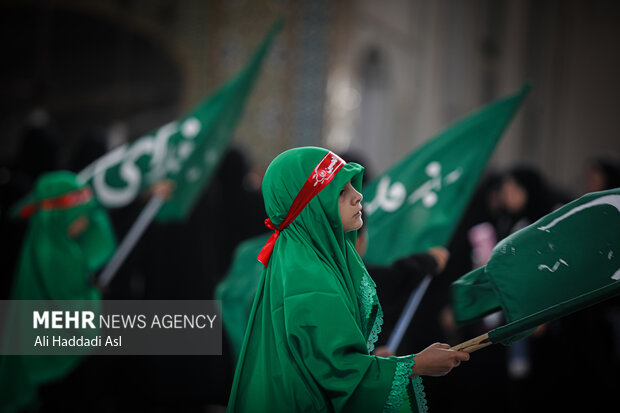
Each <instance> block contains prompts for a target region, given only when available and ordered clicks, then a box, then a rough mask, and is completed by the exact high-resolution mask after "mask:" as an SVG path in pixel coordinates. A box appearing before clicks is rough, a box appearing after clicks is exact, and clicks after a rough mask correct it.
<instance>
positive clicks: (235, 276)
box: [215, 234, 271, 357]
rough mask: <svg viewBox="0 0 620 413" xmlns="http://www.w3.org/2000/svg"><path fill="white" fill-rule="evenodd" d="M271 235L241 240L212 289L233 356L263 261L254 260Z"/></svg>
mask: <svg viewBox="0 0 620 413" xmlns="http://www.w3.org/2000/svg"><path fill="white" fill-rule="evenodd" d="M270 235H271V234H264V235H259V236H257V237H254V238H250V239H248V240H245V241H243V242H242V243H240V244H239V245H238V246H237V248H236V249H235V254H234V255H233V261H232V265H231V267H230V269H229V271H228V274H227V275H226V277H225V278H224V279H223V280H222V281H221V282H220V283H219V284H218V285H217V288H216V289H215V299H216V300H221V303H222V320H224V330H225V331H226V334H227V335H228V339H229V340H230V343H231V345H232V347H233V352H234V354H235V357H238V356H239V353H240V352H241V345H242V344H243V336H244V335H245V328H246V326H247V324H248V320H249V318H250V312H251V310H252V303H253V302H254V296H255V295H256V288H257V287H258V281H259V280H260V274H261V271H262V270H263V268H264V266H263V264H262V263H261V262H260V261H259V260H257V259H256V256H257V255H258V253H259V252H260V250H261V248H263V245H265V243H266V242H267V240H268V239H269V236H270Z"/></svg>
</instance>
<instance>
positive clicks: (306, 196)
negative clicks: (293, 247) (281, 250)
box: [256, 151, 346, 267]
mask: <svg viewBox="0 0 620 413" xmlns="http://www.w3.org/2000/svg"><path fill="white" fill-rule="evenodd" d="M345 163H346V162H345V161H344V160H343V159H342V158H340V157H339V156H338V155H336V154H335V153H333V152H331V151H330V152H329V153H328V154H327V155H325V157H324V158H323V159H321V162H319V164H318V165H317V166H316V167H315V168H314V171H312V174H310V176H309V177H308V179H307V180H306V183H305V184H304V186H302V187H301V190H300V191H299V193H298V194H297V196H296V197H295V199H294V200H293V203H292V204H291V208H290V209H289V210H288V213H287V214H286V217H284V221H282V223H281V224H280V226H279V227H277V228H276V226H275V225H273V222H271V219H270V218H267V219H266V220H265V225H266V226H267V228H270V229H273V230H274V231H275V232H274V233H273V234H271V237H269V240H267V243H266V244H265V246H264V247H263V249H262V250H261V251H260V254H258V257H256V258H258V260H259V261H260V262H262V263H263V265H264V266H265V267H266V266H267V263H268V262H269V258H270V257H271V253H272V252H273V247H274V245H275V243H276V240H277V239H278V237H279V236H280V232H282V230H283V229H284V228H286V227H288V226H289V224H290V223H291V222H293V221H294V220H295V218H297V215H299V214H300V213H301V211H302V210H303V209H304V208H305V206H306V205H308V202H310V200H312V198H314V196H315V195H316V194H318V193H319V192H321V190H323V188H325V187H326V186H327V184H329V183H330V182H331V180H332V178H333V177H334V176H335V175H336V172H338V171H339V170H340V168H342V165H344V164H345Z"/></svg>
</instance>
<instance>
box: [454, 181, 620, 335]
mask: <svg viewBox="0 0 620 413" xmlns="http://www.w3.org/2000/svg"><path fill="white" fill-rule="evenodd" d="M618 280H620V188H618V189H612V190H609V191H604V192H595V193H591V194H587V195H584V196H583V197H581V198H579V199H577V200H575V201H573V202H571V203H569V204H567V205H564V206H563V207H562V208H560V209H558V210H556V211H554V212H553V213H551V214H549V215H546V216H544V217H543V218H541V219H540V220H538V221H537V222H535V223H533V224H532V225H530V226H528V227H526V228H524V229H522V230H521V231H518V232H516V233H514V234H512V235H511V236H509V237H508V238H506V239H504V240H502V241H501V242H500V243H498V244H497V246H496V247H495V248H494V250H493V253H492V255H491V258H490V260H489V262H488V263H487V265H486V266H484V267H481V268H478V269H476V270H474V271H472V272H470V273H468V274H466V275H464V276H463V277H461V278H460V279H458V280H457V281H455V282H454V283H453V285H452V293H453V304H454V313H455V316H456V319H457V321H458V322H460V323H465V322H468V321H472V320H475V319H478V318H480V317H482V316H484V315H486V314H488V313H490V312H493V311H496V310H499V309H501V310H502V311H503V313H504V316H505V318H506V321H507V324H506V325H504V326H501V327H499V328H496V329H495V330H492V331H491V332H489V339H490V340H491V342H493V343H497V342H501V343H503V344H506V345H508V344H511V343H512V342H514V341H516V340H518V339H520V338H523V337H525V336H527V335H528V334H530V333H531V332H532V329H534V328H536V327H537V326H539V325H541V324H543V323H546V322H548V321H551V320H554V319H556V318H560V317H562V316H564V315H568V314H570V313H572V312H575V311H578V310H580V309H582V308H585V307H588V306H590V305H593V304H596V303H597V302H600V301H603V300H606V299H609V298H611V297H613V296H616V295H619V294H620V282H619V281H618Z"/></svg>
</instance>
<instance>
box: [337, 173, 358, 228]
mask: <svg viewBox="0 0 620 413" xmlns="http://www.w3.org/2000/svg"><path fill="white" fill-rule="evenodd" d="M362 198H363V197H362V194H360V193H359V192H357V191H356V190H355V188H353V185H351V182H348V183H347V184H346V185H345V186H343V187H342V191H340V196H339V197H338V211H339V212H340V220H341V221H342V229H343V230H344V232H349V231H353V230H356V229H359V228H361V226H362V223H363V221H362V204H361V202H362Z"/></svg>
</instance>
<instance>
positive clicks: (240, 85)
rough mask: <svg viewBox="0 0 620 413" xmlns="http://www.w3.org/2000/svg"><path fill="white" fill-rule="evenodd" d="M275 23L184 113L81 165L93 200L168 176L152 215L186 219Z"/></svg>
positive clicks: (135, 190)
mask: <svg viewBox="0 0 620 413" xmlns="http://www.w3.org/2000/svg"><path fill="white" fill-rule="evenodd" d="M281 27H282V21H281V20H280V21H278V22H276V23H275V24H274V26H273V27H272V28H271V30H270V31H269V33H267V35H266V36H265V38H264V39H263V41H262V43H261V45H260V46H259V47H258V49H257V50H256V52H255V53H254V55H253V57H252V58H251V60H250V62H249V63H248V64H247V65H246V67H245V68H244V69H243V70H242V71H241V72H240V73H239V74H238V75H237V76H236V77H234V78H232V79H231V80H229V81H228V82H227V83H225V84H224V85H223V86H221V87H220V88H219V89H218V90H217V91H216V92H215V93H213V94H212V95H211V96H209V97H207V99H206V100H205V101H203V102H202V103H201V104H199V105H198V106H197V107H196V108H194V110H192V111H191V112H190V113H188V114H187V115H186V116H184V117H182V118H181V119H179V120H177V121H174V122H171V123H168V124H166V125H164V126H162V127H160V128H159V129H157V130H155V131H153V132H152V133H150V134H148V135H146V136H143V137H141V138H139V139H137V140H136V141H135V142H133V143H131V144H126V145H123V146H121V147H119V148H117V149H115V150H113V151H111V152H109V153H107V154H106V155H104V156H103V157H101V158H99V159H98V160H96V161H95V162H93V163H92V164H91V165H89V166H88V167H87V168H85V169H84V170H83V171H82V172H81V173H80V177H81V178H82V179H85V180H87V181H89V182H90V183H91V185H92V187H93V189H94V191H95V194H96V196H97V199H98V200H99V202H100V203H101V204H102V205H103V206H105V207H107V208H118V207H122V206H125V205H127V204H129V203H131V202H132V201H133V200H134V199H135V198H136V197H137V196H138V194H139V192H140V191H141V190H142V189H143V188H144V187H145V186H148V185H151V184H153V183H155V182H157V181H159V180H161V179H164V178H169V179H172V180H174V182H175V183H176V187H175V190H174V193H173V197H172V199H171V200H169V201H168V202H166V204H164V206H163V207H162V208H161V210H160V211H159V213H158V215H157V218H158V219H159V220H163V221H165V220H176V219H183V218H185V217H187V216H188V214H189V212H190V211H191V209H192V207H193V205H194V203H195V202H196V201H197V199H198V196H199V195H200V193H201V192H202V190H203V188H204V187H205V185H206V183H207V182H208V181H209V179H210V177H211V175H212V174H213V171H214V170H215V168H216V167H217V165H218V162H219V160H220V159H221V157H222V154H223V152H224V151H225V150H226V148H227V146H228V143H229V141H230V139H231V138H232V136H233V132H234V128H235V126H236V124H237V122H238V120H239V117H240V116H241V114H242V112H243V108H244V105H245V102H246V100H247V97H248V96H249V94H250V92H251V90H252V87H253V85H254V83H255V81H256V79H257V76H258V73H259V71H260V68H261V65H262V62H263V60H264V58H265V55H266V54H267V52H268V50H269V48H270V46H271V44H272V43H273V40H274V38H275V36H276V35H277V34H278V32H279V30H280V29H281Z"/></svg>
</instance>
